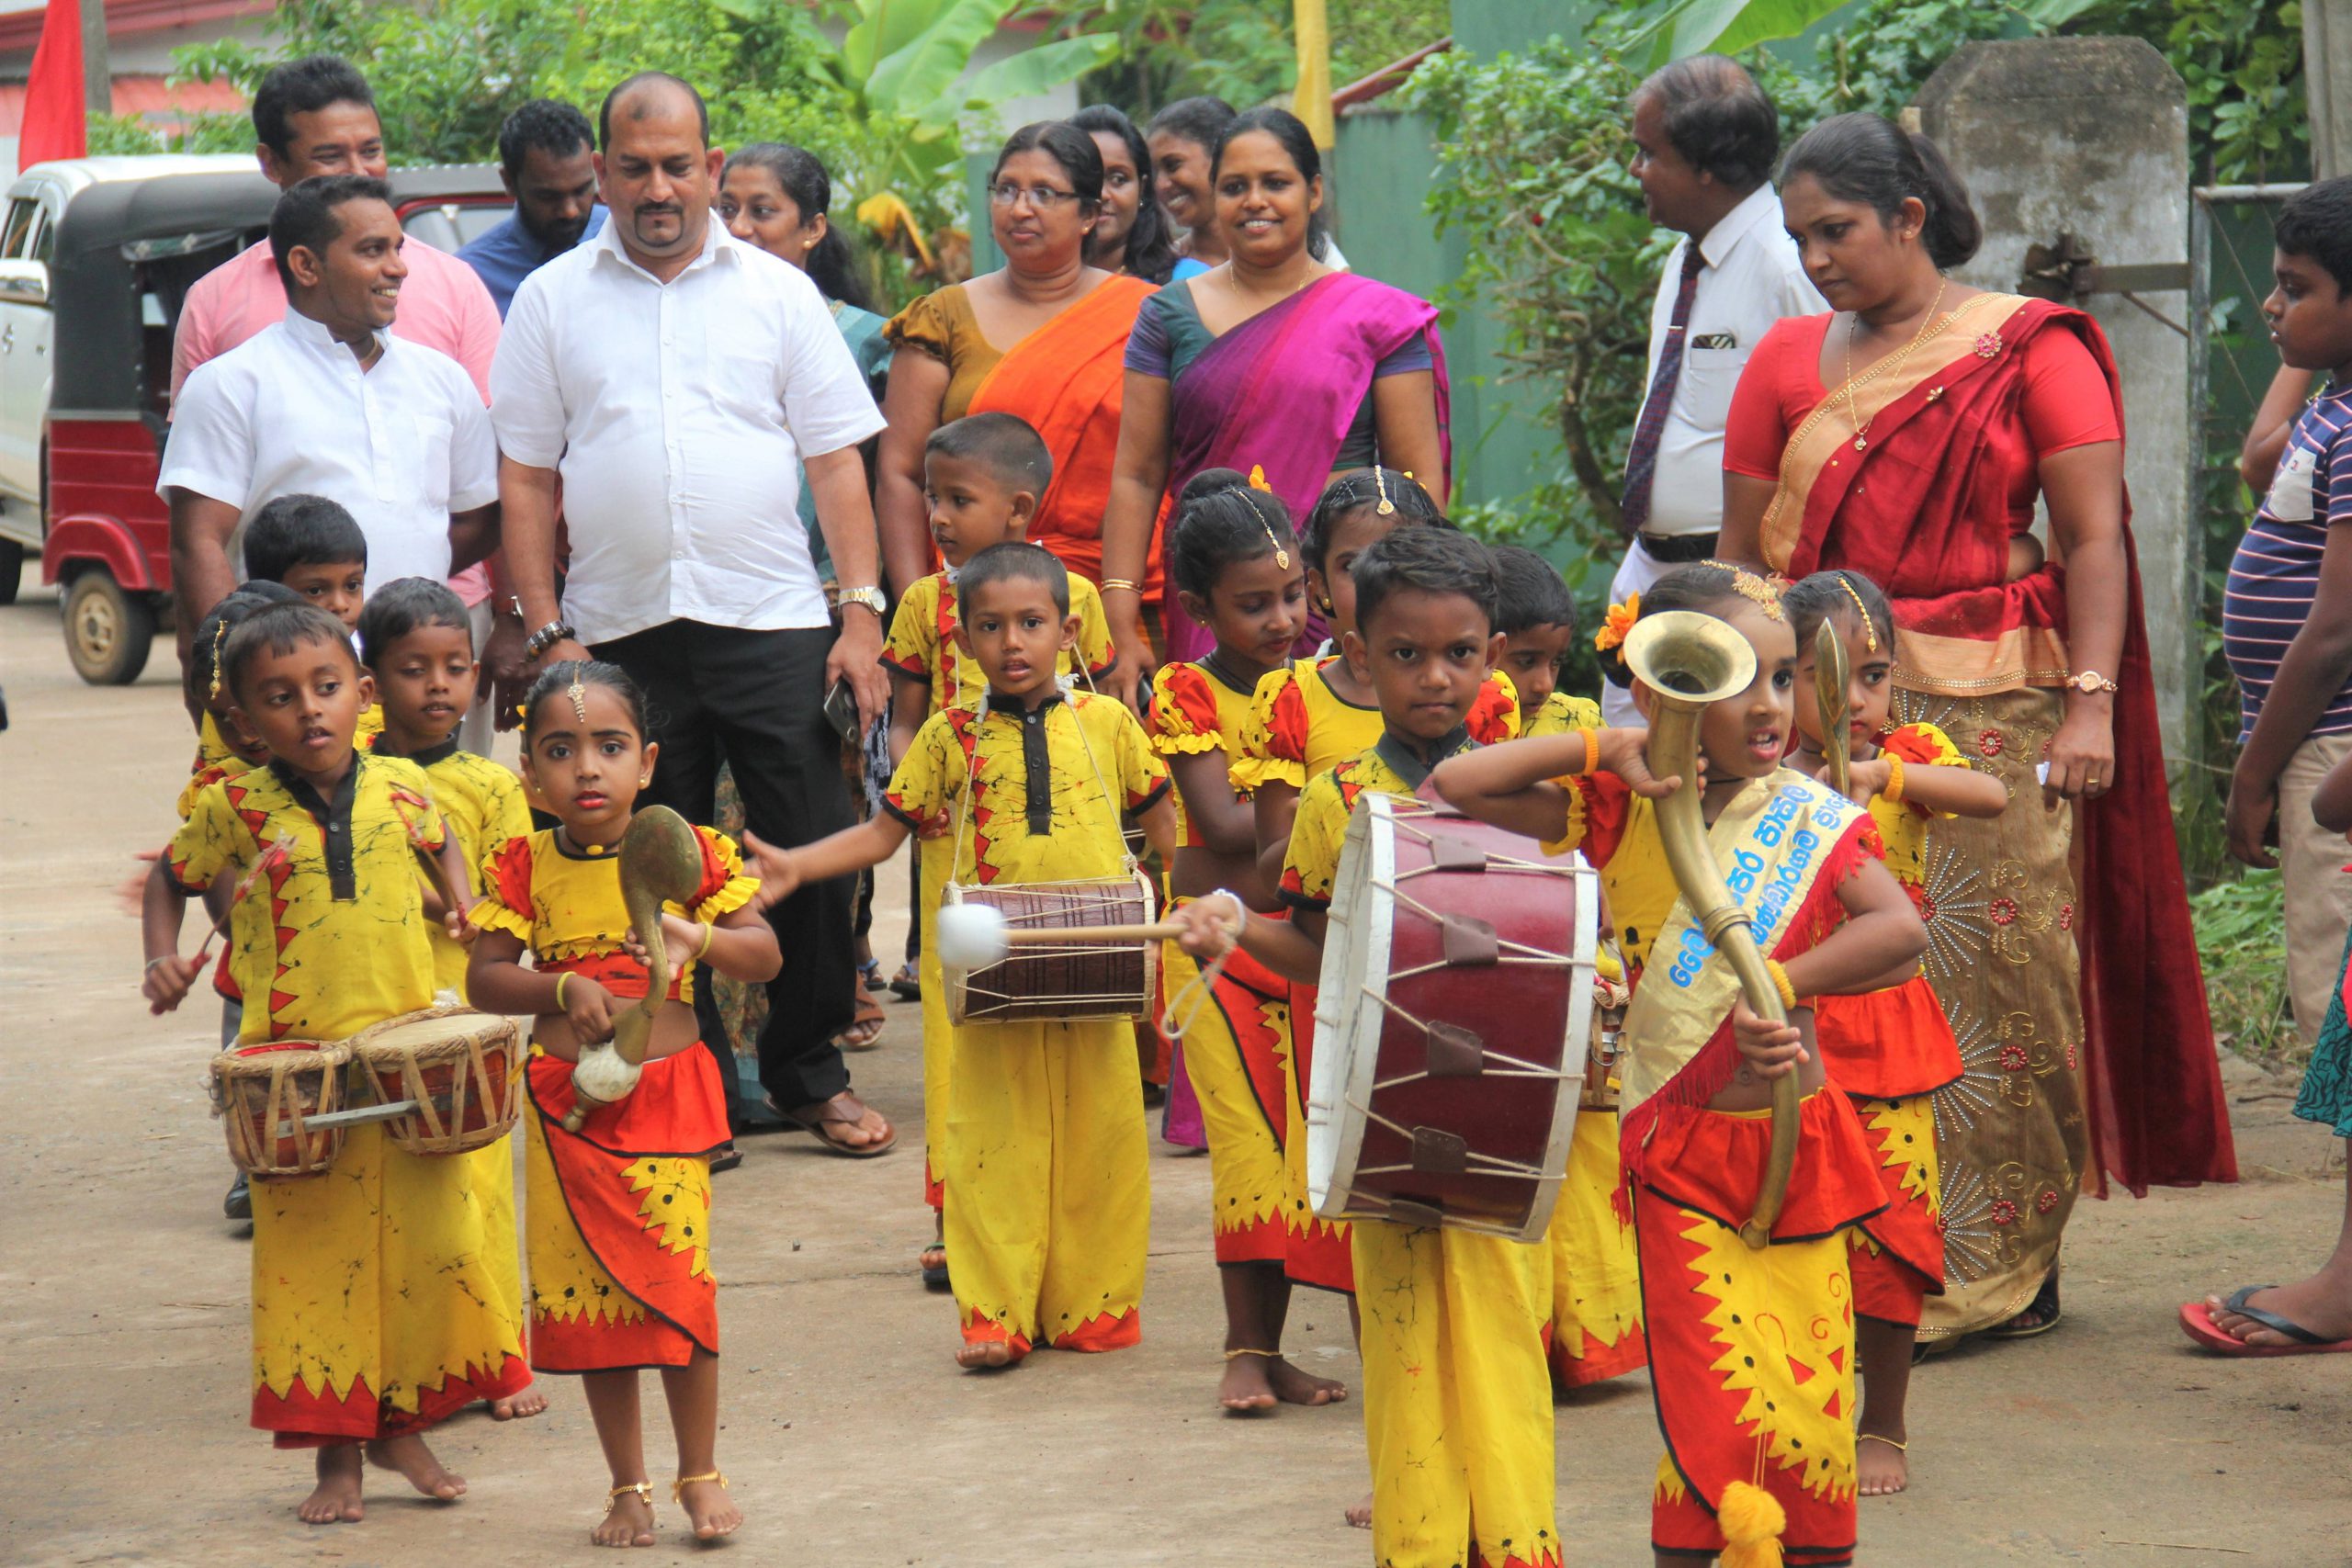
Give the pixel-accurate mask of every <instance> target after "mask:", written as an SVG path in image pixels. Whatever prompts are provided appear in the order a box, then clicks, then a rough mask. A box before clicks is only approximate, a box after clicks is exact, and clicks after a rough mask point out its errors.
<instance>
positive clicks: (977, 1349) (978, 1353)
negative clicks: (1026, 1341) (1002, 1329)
mask: <svg viewBox="0 0 2352 1568" xmlns="http://www.w3.org/2000/svg"><path fill="white" fill-rule="evenodd" d="M1013 1360H1014V1357H1013V1354H1012V1346H1010V1345H1008V1344H1006V1343H1005V1342H1004V1341H1003V1340H1001V1339H967V1340H966V1341H965V1342H964V1345H963V1348H960V1349H958V1350H957V1351H956V1365H957V1366H959V1367H962V1368H965V1369H966V1370H967V1371H989V1369H991V1368H995V1367H1009V1366H1011V1365H1012V1363H1013Z"/></svg>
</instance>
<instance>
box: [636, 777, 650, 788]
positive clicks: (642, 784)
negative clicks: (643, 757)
mask: <svg viewBox="0 0 2352 1568" xmlns="http://www.w3.org/2000/svg"><path fill="white" fill-rule="evenodd" d="M652 782H653V775H652V774H651V773H647V774H646V775H644V776H643V777H642V778H640V779H639V780H638V781H637V787H638V788H639V789H643V788H644V787H645V786H646V785H648V784H651V783H652Z"/></svg>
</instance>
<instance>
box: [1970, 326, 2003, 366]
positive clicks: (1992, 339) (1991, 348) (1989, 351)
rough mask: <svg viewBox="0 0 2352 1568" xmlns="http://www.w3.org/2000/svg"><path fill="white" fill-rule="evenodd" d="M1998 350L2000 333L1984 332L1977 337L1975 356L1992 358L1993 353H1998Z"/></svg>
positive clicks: (1999, 349)
mask: <svg viewBox="0 0 2352 1568" xmlns="http://www.w3.org/2000/svg"><path fill="white" fill-rule="evenodd" d="M2000 352H2001V334H2000V333H1996V332H1994V333H1985V335H1984V336H1983V337H1980V338H1978V339H1977V340H1976V357H1977V358H1979V359H1990V358H1992V357H1993V356H1994V355H1996V354H1998V353H2000Z"/></svg>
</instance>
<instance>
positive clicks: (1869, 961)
mask: <svg viewBox="0 0 2352 1568" xmlns="http://www.w3.org/2000/svg"><path fill="white" fill-rule="evenodd" d="M1669 609H1674V610H1691V611H1698V612H1701V613H1702V614H1704V615H1711V616H1713V617H1715V618H1716V619H1719V620H1721V621H1723V622H1724V623H1725V624H1726V625H1728V626H1731V627H1732V628H1733V629H1734V630H1736V632H1738V633H1739V634H1740V636H1742V637H1745V638H1746V639H1747V642H1748V644H1749V646H1750V647H1751V648H1753V649H1755V652H1756V659H1757V662H1756V673H1755V677H1754V679H1753V680H1752V682H1750V683H1749V685H1748V686H1747V689H1746V690H1745V691H1742V692H1740V693H1738V694H1736V695H1733V696H1730V697H1726V698H1724V699H1723V700H1722V701H1720V702H1717V703H1714V704H1713V705H1711V706H1709V707H1708V708H1707V709H1706V710H1705V711H1704V712H1703V713H1702V715H1701V716H1700V718H1699V735H1698V739H1699V749H1700V758H1701V761H1703V763H1704V772H1703V776H1702V781H1683V780H1679V779H1667V780H1663V781H1660V780H1657V779H1655V778H1653V777H1652V775H1651V770H1650V768H1649V767H1648V765H1647V764H1646V762H1645V758H1644V750H1643V748H1644V743H1645V732H1644V731H1641V730H1629V729H1601V730H1578V731H1576V732H1574V733H1572V734H1567V735H1546V736H1540V737H1536V738H1534V739H1527V740H1522V741H1519V742H1516V743H1514V744H1511V745H1509V746H1498V747H1495V748H1493V749H1491V750H1487V751H1482V752H1479V753H1476V754H1475V755H1473V756H1469V757H1464V758H1460V759H1457V760H1455V761H1452V762H1449V763H1447V764H1445V765H1444V766H1442V768H1441V769H1440V770H1439V773H1438V776H1437V779H1436V784H1437V788H1438V790H1439V793H1441V794H1442V795H1444V796H1445V798H1446V799H1447V800H1449V801H1452V802H1453V804H1454V805H1455V806H1458V807H1461V808H1462V809H1464V810H1465V811H1467V812H1469V813H1470V814H1471V815H1472V816H1474V817H1477V818H1482V819H1484V820H1487V821H1490V822H1496V823H1498V824H1500V825H1502V826H1504V827H1508V828H1513V829H1518V830H1519V831H1521V832H1523V833H1529V834H1532V835H1535V836H1538V837H1540V838H1542V839H1544V840H1546V843H1545V848H1547V849H1550V850H1554V851H1557V850H1562V849H1572V848H1575V849H1581V850H1583V852H1585V854H1586V856H1587V857H1588V858H1589V859H1590V860H1591V861H1592V862H1593V863H1595V864H1596V865H1597V866H1598V867H1599V868H1600V875H1601V883H1602V887H1603V889H1604V891H1605V892H1606V894H1607V897H1608V899H1609V908H1610V913H1611V917H1612V918H1613V919H1614V920H1615V921H1616V924H1617V931H1618V935H1619V938H1620V940H1621V941H1622V942H1623V946H1624V951H1625V957H1626V961H1627V963H1628V964H1630V965H1631V966H1632V967H1633V969H1634V974H1635V980H1634V1000H1633V1004H1632V1007H1631V1009H1630V1010H1628V1012H1627V1015H1626V1020H1625V1041H1626V1055H1625V1057H1624V1059H1623V1063H1622V1064H1621V1069H1622V1070H1621V1077H1622V1080H1623V1091H1622V1100H1621V1117H1622V1120H1623V1143H1622V1145H1621V1152H1622V1154H1623V1159H1624V1164H1625V1169H1626V1175H1627V1177H1628V1179H1629V1183H1630V1189H1629V1190H1630V1193H1631V1202H1632V1206H1633V1212H1634V1234H1635V1235H1636V1237H1637V1239H1638V1242H1639V1246H1640V1251H1641V1265H1642V1298H1643V1299H1642V1306H1643V1328H1644V1331H1645V1334H1646V1335H1647V1337H1648V1339H1649V1359H1650V1380H1651V1388H1652V1392H1653V1397H1654V1398H1655V1400H1656V1402H1657V1416H1658V1425H1659V1427H1660V1429H1661V1431H1662V1432H1663V1434H1664V1436H1665V1438H1666V1447H1667V1452H1666V1455H1665V1457H1664V1458H1663V1459H1662V1460H1661V1461H1659V1464H1658V1470H1657V1483H1656V1485H1655V1489H1654V1491H1653V1494H1652V1499H1651V1507H1650V1538H1651V1544H1652V1546H1653V1548H1654V1550H1655V1551H1656V1555H1657V1562H1659V1563H1660V1564H1661V1565H1662V1568H1663V1565H1666V1564H1670V1563H1674V1562H1690V1561H1692V1560H1694V1559H1695V1560H1700V1561H1705V1560H1708V1559H1712V1558H1713V1557H1715V1556H1717V1555H1718V1554H1721V1555H1722V1556H1723V1558H1724V1562H1725V1563H1726V1564H1727V1565H1729V1564H1733V1563H1736V1564H1741V1565H1743V1568H1746V1565H1749V1564H1762V1563H1771V1562H1781V1561H1782V1558H1781V1555H1780V1553H1781V1551H1782V1550H1785V1551H1786V1553H1787V1556H1786V1559H1785V1560H1786V1562H1789V1563H1791V1564H1802V1565H1809V1568H1827V1565H1829V1564H1840V1563H1849V1562H1852V1560H1853V1553H1854V1431H1853V1426H1852V1420H1853V1416H1852V1404H1853V1359H1852V1354H1853V1339H1854V1326H1853V1320H1852V1307H1851V1300H1850V1296H1849V1280H1848V1264H1847V1251H1848V1249H1847V1243H1846V1239H1845V1237H1844V1236H1842V1235H1839V1234H1838V1233H1839V1232H1840V1231H1842V1230H1844V1229H1846V1228H1847V1227H1849V1226H1850V1225H1854V1224H1868V1223H1869V1222H1870V1221H1871V1218H1872V1216H1874V1215H1876V1214H1878V1213H1880V1212H1881V1211H1882V1210H1883V1209H1884V1207H1885V1204H1886V1199H1885V1195H1884V1194H1883V1192H1882V1191H1881V1190H1880V1187H1879V1180H1878V1175H1877V1163H1878V1162H1877V1157H1876V1156H1875V1155H1874V1154H1873V1152H1872V1151H1871V1146H1870V1145H1869V1144H1868V1142H1867V1141H1866V1139H1865V1137H1864V1134H1863V1133H1862V1129H1861V1125H1860V1122H1858V1121H1857V1120H1856V1118H1855V1115H1854V1111H1853V1107H1852V1105H1851V1103H1850V1102H1849V1101H1848V1100H1847V1099H1846V1097H1845V1096H1844V1095H1842V1094H1838V1093H1826V1094H1825V1093H1822V1092H1821V1090H1822V1089H1823V1087H1824V1085H1825V1083H1826V1079H1825V1077H1824V1075H1823V1072H1822V1068H1821V1065H1820V1060H1819V1057H1818V1055H1817V1054H1816V1053H1815V1051H1814V1050H1813V1049H1812V1047H1811V1045H1810V1044H1809V1037H1810V1028H1809V1013H1808V1012H1807V1011H1806V1010H1805V1009H1804V1007H1802V1006H1798V1005H1797V1003H1798V1002H1799V1001H1800V1000H1801V999H1803V1000H1809V999H1810V998H1814V997H1816V996H1820V995H1822V994H1824V993H1860V992H1867V991H1871V990H1875V989H1878V988H1879V987H1883V986H1885V985H1888V984H1891V983H1893V982H1894V981H1895V980H1897V979H1899V978H1902V977H1904V976H1907V975H1908V974H1911V973H1913V972H1916V970H1917V960H1918V957H1919V954H1920V953H1921V951H1922V950H1923V949H1924V948H1925V947H1926V945H1927V935H1926V932H1925V931H1923V929H1922V928H1921V926H1920V923H1919V917H1918V915H1917V912H1916V911H1915V910H1914V909H1913V908H1912V907H1911V902H1910V900H1909V899H1908V898H1907V897H1905V895H1904V892H1903V889H1902V888H1901V887H1900V886H1897V885H1896V884H1895V881H1894V877H1892V876H1891V875H1889V874H1887V870H1886V868H1885V866H1883V865H1882V864H1880V863H1879V853H1880V852H1879V846H1878V836H1877V832H1876V829H1874V828H1873V827H1872V826H1871V820H1870V817H1869V815H1868V813H1866V812H1864V811H1862V810H1861V809H1860V807H1855V806H1853V805H1851V804H1850V803H1849V802H1848V801H1846V800H1843V799H1841V798H1839V797H1838V796H1837V795H1834V794H1832V793H1831V792H1829V791H1827V790H1826V789H1824V788H1822V787H1821V786H1820V785H1818V784H1815V783H1813V782H1812V781H1811V780H1809V779H1807V778H1805V777H1804V776H1803V775H1802V774H1800V773H1795V772H1793V771H1792V770H1789V769H1786V768H1784V767H1783V766H1782V765H1781V755H1782V753H1783V752H1784V751H1785V750H1786V749H1787V745H1788V739H1789V736H1790V734H1791V731H1792V728H1793V725H1794V720H1795V702H1794V691H1793V685H1794V682H1795V677H1796V664H1797V649H1796V639H1795V638H1794V637H1792V635H1791V634H1790V631H1789V625H1788V621H1787V619H1786V617H1785V614H1784V612H1783V611H1782V609H1781V604H1780V602H1779V596H1778V594H1777V593H1776V592H1774V590H1773V589H1772V587H1771V586H1770V584H1769V583H1767V582H1766V581H1764V580H1763V579H1761V578H1758V577H1755V576H1752V575H1750V574H1749V573H1747V572H1744V571H1735V570H1732V569H1731V568H1728V567H1722V566H1716V565H1712V564H1710V565H1703V566H1691V567H1683V568H1680V569H1679V570H1674V571H1670V572H1668V573H1667V574H1666V575H1665V576H1664V577H1662V578H1660V579H1659V580H1658V581H1657V582H1656V583H1655V584H1653V585H1652V587H1651V588H1650V590H1649V592H1647V593H1645V594H1644V595H1643V597H1642V604H1641V609H1640V614H1641V615H1643V616H1648V615H1656V614H1657V613H1659V612H1662V611H1666V610H1669ZM1634 705H1635V706H1636V707H1637V708H1638V709H1639V710H1640V711H1641V712H1642V713H1643V715H1644V716H1649V715H1650V714H1652V713H1654V712H1655V711H1656V709H1657V695H1656V694H1655V693H1653V692H1652V691H1651V690H1650V689H1649V688H1647V687H1646V686H1644V685H1642V684H1640V683H1639V682H1634ZM1686 783H1697V784H1699V785H1700V787H1702V790H1703V793H1702V795H1701V797H1700V798H1701V802H1702V812H1703V815H1704V817H1705V818H1707V819H1708V822H1709V839H1708V842H1709V843H1710V845H1711V846H1712V847H1713V850H1714V852H1715V854H1716V856H1717V859H1718V861H1719V862H1720V861H1722V860H1724V859H1725V858H1726V857H1728V858H1730V859H1731V861H1732V865H1731V866H1730V867H1727V868H1726V869H1727V871H1730V872H1733V873H1735V874H1737V875H1738V876H1739V879H1740V880H1741V881H1742V882H1744V883H1746V884H1747V888H1748V892H1747V899H1746V902H1747V905H1748V908H1749V910H1750V913H1751V915H1752V916H1753V917H1754V919H1755V922H1756V923H1755V927H1754V933H1755V937H1756V941H1757V945H1758V948H1759V949H1761V950H1762V952H1763V953H1764V954H1765V955H1766V956H1767V957H1768V958H1770V960H1771V961H1772V963H1773V964H1774V965H1775V967H1774V969H1773V975H1774V978H1775V980H1776V981H1777V982H1778V984H1779V986H1780V989H1781V995H1782V997H1783V998H1786V999H1787V1000H1789V1001H1790V1003H1791V1005H1792V1015H1791V1016H1792V1020H1793V1021H1792V1023H1790V1024H1788V1025H1772V1024H1768V1023H1766V1022H1764V1021H1762V1020H1761V1019H1759V1018H1758V1016H1757V1015H1756V1014H1754V1013H1753V1012H1751V1011H1750V1010H1748V1008H1747V1003H1746V1001H1745V1000H1744V999H1743V998H1741V996H1740V994H1739V991H1738V981H1737V978H1736V976H1735V975H1734V973H1733V971H1732V968H1731V965H1730V963H1729V962H1728V961H1727V960H1725V959H1724V958H1723V957H1721V956H1720V955H1719V954H1717V953H1715V951H1714V950H1713V948H1712V947H1711V946H1709V945H1708V943H1707V942H1706V940H1705V939H1704V937H1703V936H1702V935H1701V933H1700V931H1699V930H1698V928H1697V926H1696V924H1695V922H1694V920H1693V918H1692V916H1691V913H1690V911H1689V908H1688V906H1686V905H1685V904H1684V903H1683V902H1682V900H1681V897H1680V894H1679V890H1678V888H1677V886H1676V884H1675V880H1674V876H1673V874H1672V872H1671V870H1670V869H1669V867H1668V862H1667V858H1666V852H1665V845H1664V840H1663V839H1662V838H1661V836H1660V832H1659V819H1658V814H1657V797H1661V796H1663V795H1669V794H1671V793H1672V792H1673V790H1674V789H1675V788H1677V787H1682V786H1683V785H1684V784H1686ZM1841 919H1842V921H1843V923H1842V924H1841V923H1839V922H1840V920H1841ZM1653 953H1662V954H1665V955H1667V957H1666V958H1664V959H1662V960H1661V962H1660V963H1659V964H1657V965H1655V966H1652V967H1654V968H1655V970H1656V972H1655V973H1645V965H1647V964H1648V961H1649V959H1650V957H1651V955H1652V954H1653ZM1788 1072H1795V1073H1797V1074H1799V1075H1800V1077H1799V1083H1800V1087H1801V1088H1802V1089H1803V1091H1804V1096H1805V1098H1804V1105H1803V1111H1802V1122H1801V1127H1802V1135H1801V1141H1800V1144H1799V1146H1798V1149H1797V1156H1796V1168H1795V1176H1794V1179H1793V1180H1792V1183H1791V1185H1790V1188H1789V1191H1788V1199H1787V1204H1786V1207H1785V1208H1784V1209H1783V1210H1782V1212H1781V1217H1780V1219H1779V1222H1778V1223H1777V1224H1775V1225H1774V1226H1773V1228H1772V1234H1771V1239H1770V1246H1769V1247H1765V1248H1762V1249H1760V1250H1759V1249H1751V1248H1750V1247H1748V1246H1747V1243H1746V1242H1744V1241H1743V1240H1742V1239H1741V1237H1740V1235H1739V1232H1738V1231H1737V1230H1736V1228H1735V1227H1736V1225H1737V1224H1739V1223H1741V1222H1742V1221H1744V1220H1745V1219H1747V1217H1748V1215H1749V1214H1751V1213H1753V1212H1754V1210H1755V1208H1756V1201H1757V1188H1758V1173H1759V1172H1760V1171H1761V1170H1762V1168H1763V1166H1764V1155H1765V1149H1766V1146H1767V1145H1768V1144H1769V1142H1770V1121H1769V1120H1768V1118H1769V1116H1770V1105H1771V1092H1772V1091H1771V1084H1770V1079H1771V1078H1773V1077H1778V1076H1780V1075H1781V1074H1784V1073H1788Z"/></svg>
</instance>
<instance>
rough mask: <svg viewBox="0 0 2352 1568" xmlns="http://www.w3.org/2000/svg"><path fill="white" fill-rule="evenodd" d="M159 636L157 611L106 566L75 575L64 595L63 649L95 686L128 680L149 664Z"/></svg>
mask: <svg viewBox="0 0 2352 1568" xmlns="http://www.w3.org/2000/svg"><path fill="white" fill-rule="evenodd" d="M154 640H155V612H154V610H153V607H151V606H150V605H149V604H148V603H147V602H146V600H144V599H143V598H138V597H134V596H132V595H131V594H129V593H126V592H123V589H122V585H121V584H120V583H119V582H117V581H115V580H114V577H113V574H111V573H110V572H108V571H107V570H106V569H105V568H104V567H93V568H91V569H90V570H87V571H85V572H84V573H82V574H81V575H80V576H79V577H77V578H75V579H74V586H73V588H72V589H71V590H70V591H68V592H67V593H66V595H65V654H66V657H67V658H69V659H71V660H73V661H74V672H75V673H76V674H78V675H80V676H81V677H82V679H83V680H85V681H87V682H89V683H90V684H91V685H93V686H127V685H129V684H130V682H133V681H136V680H137V679H139V672H140V671H142V670H144V669H146V668H147V650H148V648H149V647H150V645H152V644H153V642H154Z"/></svg>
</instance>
